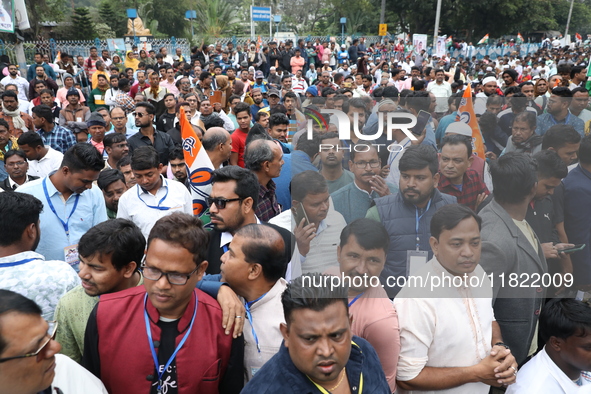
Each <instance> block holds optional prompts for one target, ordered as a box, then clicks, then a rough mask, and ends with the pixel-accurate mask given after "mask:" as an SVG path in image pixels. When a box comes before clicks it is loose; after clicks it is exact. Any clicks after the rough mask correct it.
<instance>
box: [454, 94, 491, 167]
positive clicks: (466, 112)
mask: <svg viewBox="0 0 591 394" xmlns="http://www.w3.org/2000/svg"><path fill="white" fill-rule="evenodd" d="M456 122H464V123H467V124H468V125H469V126H470V128H471V129H472V151H473V152H474V153H476V154H477V155H478V156H479V157H481V158H482V159H486V157H485V156H484V140H483V139H482V134H481V133H480V127H478V120H477V119H476V114H475V113H474V105H473V104H472V88H471V87H470V84H468V87H467V88H466V90H464V95H463V96H462V101H461V103H460V107H459V108H458V115H457V116H456Z"/></svg>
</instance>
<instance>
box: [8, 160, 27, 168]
mask: <svg viewBox="0 0 591 394" xmlns="http://www.w3.org/2000/svg"><path fill="white" fill-rule="evenodd" d="M25 164H27V162H26V161H17V162H15V163H6V164H4V165H5V166H7V167H20V166H24V165H25Z"/></svg>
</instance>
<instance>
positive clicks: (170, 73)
mask: <svg viewBox="0 0 591 394" xmlns="http://www.w3.org/2000/svg"><path fill="white" fill-rule="evenodd" d="M160 86H161V87H163V88H165V89H166V90H167V91H168V92H170V93H172V94H174V96H175V97H177V96H178V95H179V90H178V89H177V87H176V84H175V80H174V69H173V68H172V67H170V66H169V67H166V79H165V80H164V81H162V82H160Z"/></svg>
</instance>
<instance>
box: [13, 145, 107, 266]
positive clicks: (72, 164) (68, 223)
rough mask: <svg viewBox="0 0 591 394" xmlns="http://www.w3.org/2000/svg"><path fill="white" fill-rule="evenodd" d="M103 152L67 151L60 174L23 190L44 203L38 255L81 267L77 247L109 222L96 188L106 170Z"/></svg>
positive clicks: (90, 149)
mask: <svg viewBox="0 0 591 394" xmlns="http://www.w3.org/2000/svg"><path fill="white" fill-rule="evenodd" d="M104 165H105V164H104V162H103V158H102V156H101V154H100V153H99V151H97V150H96V148H95V147H93V146H92V145H90V144H83V143H82V144H76V145H74V146H72V147H71V148H70V149H68V150H67V151H66V153H65V154H64V159H63V161H62V165H61V167H60V169H59V170H58V171H56V172H55V173H53V174H50V175H49V176H47V177H45V178H42V179H38V180H36V181H33V182H30V183H27V184H25V185H23V186H21V190H20V191H21V192H23V193H28V194H31V195H33V196H35V197H37V198H38V199H39V200H41V202H42V204H43V213H42V214H41V216H40V230H41V239H40V242H39V245H38V246H37V248H36V251H37V253H39V254H42V255H43V256H45V258H47V259H51V260H65V261H66V262H68V263H70V264H71V265H72V266H73V267H74V268H77V267H78V252H77V249H76V245H77V244H78V241H79V240H80V237H81V236H82V235H83V234H84V233H85V232H86V231H88V230H89V229H90V228H91V227H93V226H95V225H96V224H98V223H101V222H104V221H105V220H107V211H106V209H105V200H104V199H103V195H102V193H101V191H100V190H99V188H98V187H96V186H93V183H94V181H96V180H97V179H98V176H99V172H100V171H101V170H102V169H103V167H104Z"/></svg>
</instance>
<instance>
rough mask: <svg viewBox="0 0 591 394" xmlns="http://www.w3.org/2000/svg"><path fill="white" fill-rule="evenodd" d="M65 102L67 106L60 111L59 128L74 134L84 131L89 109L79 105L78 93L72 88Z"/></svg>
mask: <svg viewBox="0 0 591 394" xmlns="http://www.w3.org/2000/svg"><path fill="white" fill-rule="evenodd" d="M66 100H67V101H68V105H66V106H65V107H64V108H63V109H62V110H61V111H60V119H59V124H60V126H66V127H67V128H69V129H70V130H72V132H73V133H74V134H77V133H79V132H80V131H83V130H84V131H85V130H86V128H87V126H86V121H87V120H88V119H89V118H90V108H88V107H85V106H83V105H82V104H80V91H79V90H78V89H76V88H74V87H72V88H70V89H69V90H68V92H67V94H66Z"/></svg>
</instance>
